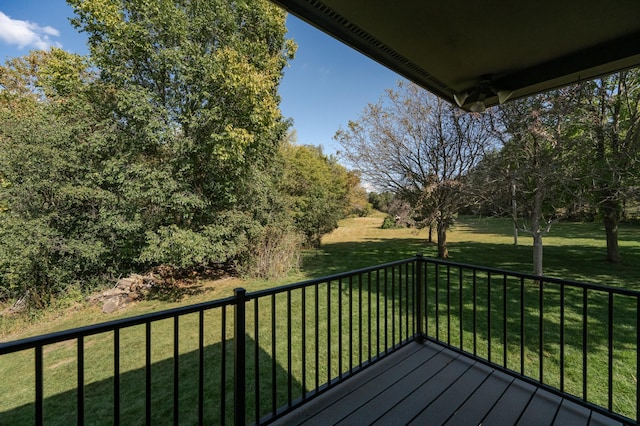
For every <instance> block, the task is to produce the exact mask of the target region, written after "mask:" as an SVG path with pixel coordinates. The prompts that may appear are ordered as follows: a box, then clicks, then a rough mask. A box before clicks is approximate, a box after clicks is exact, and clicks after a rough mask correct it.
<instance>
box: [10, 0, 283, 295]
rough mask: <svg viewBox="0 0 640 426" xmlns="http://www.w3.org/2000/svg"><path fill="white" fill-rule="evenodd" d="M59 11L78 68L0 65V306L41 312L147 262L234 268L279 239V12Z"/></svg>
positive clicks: (173, 7) (118, 7)
mask: <svg viewBox="0 0 640 426" xmlns="http://www.w3.org/2000/svg"><path fill="white" fill-rule="evenodd" d="M70 3H71V4H72V5H73V6H74V9H75V11H76V13H77V18H76V19H75V20H74V23H75V25H76V26H77V27H78V28H80V29H82V30H83V31H86V32H87V33H88V34H89V44H90V51H91V55H92V56H91V57H90V59H89V60H87V59H86V58H82V57H78V56H77V55H71V54H68V53H67V52H64V51H62V50H60V49H53V50H51V51H50V52H34V53H32V54H30V55H29V56H27V57H25V58H17V59H15V60H12V61H10V62H9V63H8V65H7V66H5V67H2V68H0V119H1V120H2V123H3V125H2V128H1V129H0V183H1V185H0V215H2V220H1V221H0V239H1V240H2V241H0V287H1V288H2V289H3V290H4V292H3V294H2V295H0V297H2V296H12V297H13V296H16V295H20V293H27V292H28V293H31V294H32V295H33V296H34V297H35V299H34V301H35V302H36V304H37V305H41V306H44V305H46V304H47V299H48V298H49V296H55V295H56V294H62V293H65V292H67V291H77V290H85V289H88V288H90V287H91V285H92V284H93V283H95V282H96V280H99V279H101V278H104V275H107V274H114V275H115V274H124V273H128V272H130V271H132V270H144V269H147V268H148V267H149V266H153V265H157V264H161V263H162V264H167V265H170V266H174V267H175V268H181V269H192V268H197V267H200V266H212V265H219V264H223V265H225V266H230V267H237V268H238V270H244V267H243V265H251V264H252V259H253V258H255V257H256V256H260V253H259V251H258V250H256V248H258V247H261V245H262V246H264V244H266V243H267V242H268V243H269V244H271V243H272V242H273V241H274V238H273V236H274V235H276V236H277V235H281V233H279V231H280V230H283V231H286V230H287V229H288V228H287V224H288V223H287V222H286V221H283V223H284V225H283V226H282V228H279V229H275V228H278V227H279V221H280V219H281V218H282V215H283V214H285V213H286V211H285V205H284V203H283V202H282V200H281V197H280V194H279V193H278V191H277V189H278V185H279V181H278V179H279V177H280V175H279V174H278V173H277V169H276V166H277V164H276V162H275V160H276V159H277V158H278V155H279V154H278V149H279V144H280V140H281V138H282V136H283V134H284V132H285V131H286V129H287V127H288V122H287V121H286V120H284V119H283V118H282V116H281V113H280V110H279V108H278V102H279V98H278V95H277V86H278V83H279V81H280V78H281V76H282V69H283V67H284V66H285V64H286V63H287V61H288V60H289V59H290V58H291V56H292V55H293V51H294V50H295V46H294V45H293V44H292V42H290V41H287V40H285V32H286V29H285V26H284V20H285V15H284V12H282V11H281V10H280V9H278V8H277V7H275V6H273V5H271V4H270V3H268V2H266V1H261V0H255V1H240V2H233V3H229V2H226V1H221V0H219V1H207V2H204V1H202V2H200V1H194V2H182V1H177V0H176V1H173V0H161V1H157V2H148V1H146V0H130V1H119V0H106V1H104V0H83V1H81V0H71V1H70ZM93 70H95V73H94V72H93ZM276 240H277V238H276ZM274 252H275V251H274ZM254 264H255V262H254ZM36 299H37V300H36Z"/></svg>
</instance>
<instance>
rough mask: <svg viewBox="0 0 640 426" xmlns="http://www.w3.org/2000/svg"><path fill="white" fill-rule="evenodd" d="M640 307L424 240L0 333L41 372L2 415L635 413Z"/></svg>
mask: <svg viewBox="0 0 640 426" xmlns="http://www.w3.org/2000/svg"><path fill="white" fill-rule="evenodd" d="M639 324H640V293H639V292H635V291H629V290H625V289H617V288H609V287H602V286H597V285H590V284H582V283H577V282H571V281H563V280H558V279H553V278H547V277H536V276H531V275H527V274H519V273H514V272H509V271H503V270H497V269H491V268H483V267H477V266H471V265H463V264H456V263H451V262H446V261H441V260H436V259H429V258H423V257H422V256H419V255H418V256H416V257H414V258H411V259H406V260H402V261H397V262H393V263H388V264H384V265H379V266H374V267H370V268H366V269H361V270H358V271H352V272H348V273H343V274H337V275H333V276H330V277H324V278H320V279H316V280H311V281H305V282H301V283H296V284H291V285H287V286H282V287H278V288H274V289H268V290H263V291H257V292H253V293H246V292H245V291H244V290H242V289H237V290H236V292H235V296H233V297H229V298H226V299H221V300H216V301H212V302H207V303H202V304H198V305H192V306H187V307H182V308H177V309H173V310H168V311H162V312H157V313H153V314H149V315H144V316H138V317H132V318H127V319H123V320H118V321H113V322H109V323H104V324H98V325H93V326H87V327H83V328H79V329H74V330H67V331H63V332H59V333H54V334H49V335H44V336H39V337H34V338H28V339H24V340H19V341H14V342H9V343H4V344H1V345H0V362H2V363H7V364H5V365H12V366H13V365H15V366H16V371H22V370H20V368H18V367H19V366H20V365H22V366H25V365H26V366H27V368H28V371H31V372H32V374H26V375H23V376H24V377H22V376H21V377H16V378H15V380H12V383H11V386H16V387H22V388H24V389H25V392H24V395H22V398H23V400H21V401H5V402H4V403H3V408H2V410H0V423H2V424H17V423H24V422H25V419H29V421H31V422H33V423H36V424H45V423H46V424H58V423H59V424H68V423H70V422H73V421H74V420H75V421H76V423H78V424H83V423H85V422H86V423H95V424H120V423H126V424H142V423H146V424H167V423H173V424H230V423H235V424H266V423H277V424H300V423H305V424H337V423H343V424H352V423H354V422H357V423H362V424H370V423H383V424H387V423H398V424H404V423H411V422H413V423H415V424H425V419H427V420H428V423H430V424H440V423H447V424H480V423H482V424H512V423H513V424H515V423H521V424H552V423H555V424H563V425H564V424H574V423H575V424H635V423H637V419H638V418H640V416H639V410H640V404H639V399H640V392H639V386H638V381H637V377H639V369H640V352H639V351H638V346H639V341H640V333H639V332H638V330H640V327H639ZM237 336H241V338H237ZM242 336H244V337H242ZM9 363H10V364H9ZM62 364H64V365H62ZM61 371H65V372H66V373H65V374H67V375H68V374H72V375H73V377H74V380H73V382H74V383H75V385H74V386H71V387H69V386H68V388H60V387H59V386H58V377H59V375H60V374H62V373H61Z"/></svg>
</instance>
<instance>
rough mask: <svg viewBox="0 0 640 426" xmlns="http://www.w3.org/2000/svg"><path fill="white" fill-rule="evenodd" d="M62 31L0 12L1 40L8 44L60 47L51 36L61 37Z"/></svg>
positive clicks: (45, 47)
mask: <svg viewBox="0 0 640 426" xmlns="http://www.w3.org/2000/svg"><path fill="white" fill-rule="evenodd" d="M59 36H60V31H58V30H56V29H55V28H53V27H49V26H46V27H41V26H40V25H38V24H36V23H34V22H30V21H21V20H19V19H11V18H10V17H8V16H7V15H5V14H4V13H2V12H0V40H2V41H3V42H5V43H7V44H11V45H15V46H17V47H18V48H20V49H22V48H24V47H35V48H37V49H45V50H46V49H49V48H50V47H51V46H58V47H60V46H61V45H60V43H58V42H57V41H53V40H51V38H50V37H59Z"/></svg>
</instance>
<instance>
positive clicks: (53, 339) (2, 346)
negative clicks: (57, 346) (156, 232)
mask: <svg viewBox="0 0 640 426" xmlns="http://www.w3.org/2000/svg"><path fill="white" fill-rule="evenodd" d="M416 260H419V261H423V262H426V263H435V264H440V265H448V266H454V267H457V268H466V269H471V270H476V271H483V272H489V273H492V274H499V275H508V276H512V277H517V278H524V279H531V280H540V281H544V282H545V283H554V284H561V285H567V286H572V287H578V288H586V289H590V290H595V291H604V292H609V293H613V294H619V295H625V296H632V297H638V298H640V291H636V290H629V289H625V288H619V287H612V286H604V285H599V284H590V283H583V282H579V281H571V280H563V279H559V278H553V277H547V276H537V275H533V274H527V273H521V272H514V271H508V270H505V269H498V268H491V267H485V266H476V265H469V264H465V263H458V262H451V261H448V260H443V259H436V258H428V257H422V255H417V256H415V257H412V258H408V259H402V260H397V261H394V262H388V263H384V264H380V265H375V266H370V267H366V268H361V269H357V270H354V271H347V272H341V273H337V274H333V275H328V276H324V277H320V278H314V279H311V280H306V281H301V282H297V283H293V284H287V285H283V286H279V287H275V288H270V289H265V290H259V291H256V292H252V293H247V294H246V299H247V300H249V299H255V298H258V297H264V296H270V295H273V294H278V293H283V292H286V291H290V290H296V289H300V288H303V287H309V286H313V285H316V284H322V283H328V282H331V281H338V280H340V279H344V278H349V277H352V276H358V275H362V274H366V273H369V272H373V271H377V270H381V269H385V268H390V267H394V266H399V265H404V264H408V263H411V262H414V261H416ZM235 300H236V299H235V297H233V296H232V297H228V298H224V299H218V300H213V301H208V302H203V303H199V304H195V305H189V306H183V307H178V308H173V309H169V310H164V311H159V312H153V313H150V314H143V315H138V316H135V317H129V318H123V319H119V320H114V321H108V322H104V323H100V324H94V325H88V326H84V327H79V328H75V329H71V330H64V331H60V332H55V333H49V334H45V335H41V336H34V337H28V338H25V339H20V340H15V341H12V342H5V343H0V355H3V354H6V353H11V352H17V351H20V350H24V349H29V348H33V347H35V346H41V345H49V344H52V343H58V342H62V341H65V340H70V339H75V338H78V337H80V336H89V335H93V334H98V333H103V332H108V331H113V330H115V329H122V328H126V327H132V326H135V325H140V324H144V323H147V322H152V321H158V320H162V319H167V318H172V317H175V316H179V315H186V314H189V313H194V312H198V311H201V310H207V309H213V308H217V307H221V306H224V305H233V304H235Z"/></svg>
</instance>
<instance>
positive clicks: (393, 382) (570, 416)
mask: <svg viewBox="0 0 640 426" xmlns="http://www.w3.org/2000/svg"><path fill="white" fill-rule="evenodd" d="M275 424H278V425H323V426H324V425H338V424H340V425H371V424H377V425H404V424H414V425H442V424H446V425H512V424H518V425H552V424H553V425H563V426H565V425H567V426H570V425H620V424H621V423H619V422H617V421H615V420H612V419H610V418H608V417H605V416H603V415H602V414H599V413H597V412H593V411H591V410H589V409H587V408H585V407H582V406H580V405H577V404H575V403H573V402H570V401H568V400H565V399H563V398H561V397H559V396H557V395H554V394H552V393H550V392H548V391H545V390H543V389H539V388H537V387H535V386H533V385H531V384H528V383H526V382H524V381H522V380H519V379H515V378H513V377H511V376H509V375H508V374H505V373H502V372H500V371H496V370H494V369H492V368H490V367H488V366H486V365H484V364H481V363H478V362H475V361H473V360H471V359H470V358H467V357H465V356H464V355H459V354H457V353H455V352H453V351H451V350H449V349H446V348H444V347H442V346H440V345H438V344H435V343H433V342H428V343H425V344H419V343H411V344H409V345H407V346H406V347H404V348H402V349H400V350H399V351H397V352H396V353H394V354H392V355H390V356H388V357H386V358H384V359H382V360H380V361H379V362H378V363H376V364H374V365H372V366H371V367H369V368H367V369H365V370H364V371H362V372H361V373H359V374H357V375H355V376H354V377H352V378H350V379H348V380H346V381H344V382H343V383H341V384H339V385H337V386H336V387H334V388H333V389H331V390H329V391H328V392H326V393H324V394H323V395H320V396H319V397H317V398H315V399H313V400H311V401H310V402H309V403H307V404H305V405H303V406H301V407H299V408H298V409H296V410H294V411H293V412H291V413H289V414H288V415H286V416H285V417H283V418H281V419H279V420H278V421H277V422H275Z"/></svg>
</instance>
